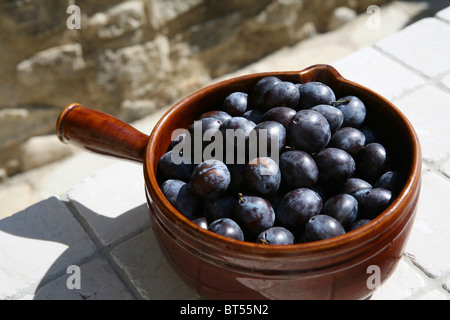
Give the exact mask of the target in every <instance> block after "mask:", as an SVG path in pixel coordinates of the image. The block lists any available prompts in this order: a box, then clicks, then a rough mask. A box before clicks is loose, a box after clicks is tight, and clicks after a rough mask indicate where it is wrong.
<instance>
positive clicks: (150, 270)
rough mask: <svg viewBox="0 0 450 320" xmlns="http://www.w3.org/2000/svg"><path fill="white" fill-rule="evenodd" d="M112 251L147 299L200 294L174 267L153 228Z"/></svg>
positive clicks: (180, 297)
mask: <svg viewBox="0 0 450 320" xmlns="http://www.w3.org/2000/svg"><path fill="white" fill-rule="evenodd" d="M111 255H112V257H113V259H114V261H115V262H116V263H117V265H118V266H119V267H120V268H121V269H122V270H123V272H124V273H125V275H126V276H127V277H128V279H129V280H130V282H131V283H132V284H133V285H134V286H135V288H136V290H137V291H138V292H139V294H140V295H141V296H142V298H144V299H152V300H153V299H154V300H173V299H175V300H177V299H180V300H184V299H189V300H190V299H198V298H199V296H198V295H197V293H195V292H194V291H193V290H192V289H191V288H190V287H188V286H187V285H186V284H185V283H184V282H183V281H182V280H181V279H180V278H179V277H178V275H177V274H176V273H175V272H174V271H173V269H172V268H171V266H170V265H169V263H168V262H167V260H166V258H165V257H164V256H163V254H162V252H161V250H160V248H159V246H158V243H157V240H156V238H155V235H154V232H153V230H152V229H149V230H146V231H144V232H142V233H140V234H138V235H136V236H135V237H133V238H131V239H129V240H127V241H125V242H123V243H121V244H119V245H118V246H117V247H115V248H114V249H113V250H112V251H111Z"/></svg>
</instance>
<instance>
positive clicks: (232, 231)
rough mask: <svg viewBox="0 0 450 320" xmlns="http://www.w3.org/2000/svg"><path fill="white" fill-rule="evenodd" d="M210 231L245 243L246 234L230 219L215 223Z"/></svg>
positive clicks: (211, 225)
mask: <svg viewBox="0 0 450 320" xmlns="http://www.w3.org/2000/svg"><path fill="white" fill-rule="evenodd" d="M208 230H209V231H212V232H214V233H217V234H219V235H221V236H224V237H227V238H231V239H235V240H240V241H244V232H243V231H242V229H241V227H240V226H239V225H238V224H237V223H236V221H234V220H232V219H230V218H222V219H219V220H215V221H213V222H212V223H211V224H210V225H209V227H208Z"/></svg>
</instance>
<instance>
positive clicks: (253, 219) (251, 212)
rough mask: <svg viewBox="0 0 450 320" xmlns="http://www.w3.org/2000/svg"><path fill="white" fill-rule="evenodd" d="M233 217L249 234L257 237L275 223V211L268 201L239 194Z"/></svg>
mask: <svg viewBox="0 0 450 320" xmlns="http://www.w3.org/2000/svg"><path fill="white" fill-rule="evenodd" d="M234 217H235V219H236V220H237V222H239V224H240V225H242V226H243V229H244V230H245V231H247V232H248V233H249V234H252V235H257V234H259V233H260V232H262V231H264V230H267V229H269V228H272V227H273V225H274V223H275V211H274V210H273V208H272V205H271V204H270V202H269V201H267V200H266V199H264V198H261V197H257V196H244V195H242V194H239V199H238V200H237V202H236V204H235V207H234Z"/></svg>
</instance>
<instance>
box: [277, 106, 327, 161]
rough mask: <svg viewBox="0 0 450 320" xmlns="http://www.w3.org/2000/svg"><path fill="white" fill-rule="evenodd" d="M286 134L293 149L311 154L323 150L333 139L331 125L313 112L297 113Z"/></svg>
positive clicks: (317, 113)
mask: <svg viewBox="0 0 450 320" xmlns="http://www.w3.org/2000/svg"><path fill="white" fill-rule="evenodd" d="M286 132H287V138H288V140H289V143H290V144H291V145H292V147H294V148H296V149H299V150H302V151H306V152H310V153H313V152H319V151H320V150H323V149H324V148H325V147H326V146H327V145H328V142H329V141H330V138H331V130H330V125H329V124H328V121H327V119H325V117H324V116H323V115H321V114H320V113H319V112H317V111H313V110H301V111H299V112H297V113H296V114H295V116H294V117H293V118H292V120H291V123H289V125H288V127H287V130H286Z"/></svg>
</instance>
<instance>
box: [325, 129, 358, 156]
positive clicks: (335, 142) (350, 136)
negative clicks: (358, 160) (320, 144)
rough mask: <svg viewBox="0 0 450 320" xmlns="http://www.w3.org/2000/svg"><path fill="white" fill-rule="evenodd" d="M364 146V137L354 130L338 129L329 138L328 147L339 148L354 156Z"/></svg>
mask: <svg viewBox="0 0 450 320" xmlns="http://www.w3.org/2000/svg"><path fill="white" fill-rule="evenodd" d="M365 144H366V136H365V135H364V133H362V132H361V131H359V130H358V129H356V128H352V127H345V128H340V129H339V130H338V131H337V132H336V133H335V134H333V135H332V136H331V140H330V143H329V144H328V147H332V148H339V149H342V150H344V151H347V152H348V153H349V154H350V155H352V156H355V155H356V154H357V153H358V152H359V151H360V150H361V149H362V148H364V145H365Z"/></svg>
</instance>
